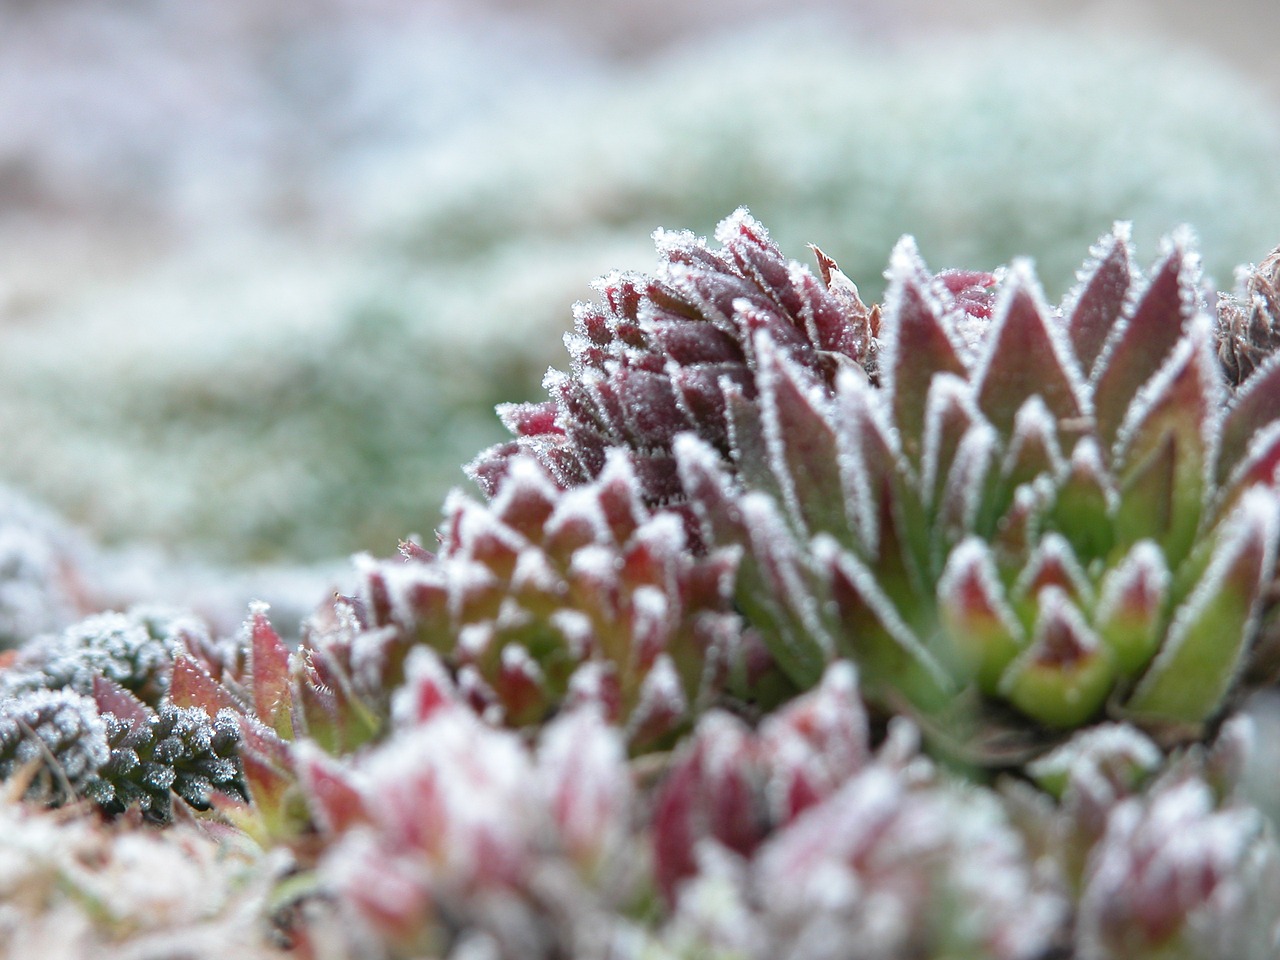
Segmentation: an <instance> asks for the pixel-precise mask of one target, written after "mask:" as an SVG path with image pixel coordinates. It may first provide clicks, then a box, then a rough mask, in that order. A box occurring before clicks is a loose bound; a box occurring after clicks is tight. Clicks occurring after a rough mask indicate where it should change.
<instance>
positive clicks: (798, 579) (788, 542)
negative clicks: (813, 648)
mask: <svg viewBox="0 0 1280 960" xmlns="http://www.w3.org/2000/svg"><path fill="white" fill-rule="evenodd" d="M738 508H739V510H741V511H742V521H743V523H744V525H745V526H746V528H747V536H748V537H750V539H751V553H752V554H753V555H754V556H755V557H756V559H757V562H758V563H759V565H760V566H761V568H762V571H761V573H762V575H763V576H764V577H766V578H767V579H769V580H772V581H773V582H774V583H773V586H774V590H773V591H772V592H773V594H774V597H775V599H778V600H780V601H781V602H782V604H783V605H784V606H785V608H786V610H787V611H789V613H790V615H791V616H795V617H798V618H799V619H800V623H801V626H802V627H803V629H804V631H805V634H806V639H807V640H808V641H809V642H811V643H816V644H817V645H818V648H819V650H820V651H821V652H822V655H823V658H824V659H828V660H829V659H830V658H831V656H832V654H833V653H834V652H835V639H834V638H833V637H832V636H831V634H830V632H829V631H828V630H827V628H826V626H825V625H824V624H823V623H822V620H821V618H820V617H819V615H818V602H817V599H816V598H815V597H814V595H813V592H812V591H811V590H810V589H809V588H808V586H807V585H806V584H805V582H804V575H803V574H802V573H801V568H802V566H803V565H804V564H805V562H806V558H805V556H804V555H803V553H801V551H800V549H799V546H798V545H797V544H796V542H795V539H794V538H793V537H792V535H791V532H790V531H789V530H788V529H787V525H786V523H785V522H784V521H783V519H782V517H781V516H780V515H779V514H778V509H777V506H776V504H775V503H774V500H773V498H772V497H770V496H768V495H767V494H764V493H760V492H759V491H752V492H750V493H748V494H746V495H745V496H743V497H742V498H741V500H739V502H738ZM820 562H821V561H819V563H820ZM792 639H793V641H798V640H799V639H800V638H792Z"/></svg>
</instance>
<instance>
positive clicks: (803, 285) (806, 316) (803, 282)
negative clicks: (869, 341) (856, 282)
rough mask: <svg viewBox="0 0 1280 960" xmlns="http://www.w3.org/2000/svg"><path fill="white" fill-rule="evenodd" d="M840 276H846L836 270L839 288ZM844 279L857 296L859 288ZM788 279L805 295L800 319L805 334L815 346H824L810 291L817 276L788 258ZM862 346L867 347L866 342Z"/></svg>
mask: <svg viewBox="0 0 1280 960" xmlns="http://www.w3.org/2000/svg"><path fill="white" fill-rule="evenodd" d="M840 277H844V274H842V273H840V271H839V270H836V271H835V274H834V275H833V277H832V280H833V282H834V284H835V286H836V288H837V289H840V283H839V278H840ZM844 280H845V283H846V284H848V286H849V287H853V293H854V295H855V296H856V295H857V292H858V288H857V287H855V286H853V283H852V282H850V281H849V279H848V278H847V277H844ZM787 281H788V282H789V283H790V284H791V286H792V287H793V288H794V289H795V290H797V291H803V292H804V297H803V300H802V301H801V305H800V320H801V323H802V324H803V326H804V333H805V336H806V337H808V339H809V342H810V343H811V344H813V346H814V347H815V348H820V347H821V346H822V334H821V332H820V331H819V330H818V318H817V316H816V315H815V313H814V309H813V297H812V295H811V294H810V293H809V292H808V288H809V286H810V284H816V283H817V278H816V277H814V275H813V272H812V271H811V270H810V269H809V268H808V267H806V266H805V265H804V264H802V263H797V262H796V261H795V260H788V261H787ZM862 346H863V347H864V348H865V344H863V345H862Z"/></svg>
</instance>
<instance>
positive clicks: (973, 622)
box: [938, 537, 1026, 694]
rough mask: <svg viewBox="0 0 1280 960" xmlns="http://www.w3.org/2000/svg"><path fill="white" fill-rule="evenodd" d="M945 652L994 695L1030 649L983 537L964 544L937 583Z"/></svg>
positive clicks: (952, 553)
mask: <svg viewBox="0 0 1280 960" xmlns="http://www.w3.org/2000/svg"><path fill="white" fill-rule="evenodd" d="M938 618H939V621H940V623H941V626H942V629H943V631H944V633H945V644H944V646H945V647H946V648H947V649H948V650H950V651H954V654H955V655H957V656H958V659H959V664H958V666H960V668H961V669H962V670H963V671H964V672H965V673H966V674H968V675H969V676H973V677H974V678H975V679H976V680H977V683H978V688H979V689H980V690H982V692H983V693H986V694H994V693H996V690H997V688H998V686H999V681H1000V676H1001V674H1003V673H1004V671H1005V669H1006V668H1007V667H1008V666H1009V664H1010V663H1011V662H1012V661H1013V660H1014V658H1015V657H1016V656H1017V655H1018V654H1019V652H1021V650H1022V649H1023V647H1025V646H1026V635H1025V633H1024V632H1023V629H1022V625H1021V624H1020V623H1019V622H1018V618H1017V616H1016V615H1015V614H1014V612H1013V608H1012V607H1010V606H1009V602H1008V600H1007V599H1006V597H1005V595H1004V587H1003V585H1002V584H1001V583H1000V575H999V573H998V572H997V571H996V565H995V560H994V559H993V558H992V556H991V549H990V547H989V546H988V545H987V543H986V542H985V541H984V540H982V539H981V538H979V537H970V538H969V539H967V540H965V541H964V542H962V543H961V544H960V545H959V546H958V547H956V549H955V550H953V551H952V552H951V556H950V557H948V558H947V566H946V569H945V570H943V572H942V577H941V578H940V579H939V580H938Z"/></svg>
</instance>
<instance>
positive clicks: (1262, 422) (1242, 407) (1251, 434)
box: [1218, 313, 1280, 476]
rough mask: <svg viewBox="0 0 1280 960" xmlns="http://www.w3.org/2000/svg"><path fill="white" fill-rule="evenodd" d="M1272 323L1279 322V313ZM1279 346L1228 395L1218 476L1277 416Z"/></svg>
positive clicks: (1242, 455) (1241, 456) (1232, 467)
mask: <svg viewBox="0 0 1280 960" xmlns="http://www.w3.org/2000/svg"><path fill="white" fill-rule="evenodd" d="M1276 323H1277V324H1278V325H1280V313H1278V314H1277V319H1276ZM1278 329H1280V328H1278ZM1278 411H1280V350H1277V351H1276V352H1275V353H1273V354H1271V355H1270V356H1268V357H1267V358H1266V359H1264V360H1263V361H1262V363H1260V364H1259V365H1258V368H1257V370H1256V371H1255V372H1254V374H1253V375H1252V376H1251V377H1250V378H1249V379H1248V380H1246V381H1245V383H1244V384H1243V385H1242V386H1241V387H1240V388H1239V389H1238V390H1237V391H1236V392H1235V393H1234V394H1233V395H1232V397H1231V400H1230V403H1229V405H1228V408H1227V412H1226V415H1225V416H1224V417H1223V421H1222V438H1221V452H1220V459H1219V463H1218V473H1219V476H1223V475H1227V474H1230V473H1231V472H1232V471H1233V470H1235V469H1236V466H1237V464H1238V463H1240V462H1241V461H1243V460H1244V459H1245V451H1246V450H1247V449H1249V448H1250V447H1251V446H1252V445H1253V444H1255V443H1256V442H1257V441H1256V439H1255V438H1256V437H1257V436H1259V435H1260V434H1261V433H1263V432H1264V431H1266V430H1267V429H1269V428H1273V427H1274V426H1275V422H1276V420H1277V418H1280V412H1278Z"/></svg>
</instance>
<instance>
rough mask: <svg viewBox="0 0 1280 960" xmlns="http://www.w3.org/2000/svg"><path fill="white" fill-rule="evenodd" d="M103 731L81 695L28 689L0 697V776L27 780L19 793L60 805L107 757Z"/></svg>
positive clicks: (79, 789)
mask: <svg viewBox="0 0 1280 960" xmlns="http://www.w3.org/2000/svg"><path fill="white" fill-rule="evenodd" d="M108 756H109V747H108V745H107V731H106V725H105V724H104V722H103V720H102V718H101V717H99V715H98V711H97V709H96V707H95V705H94V703H93V701H92V700H90V699H89V698H87V697H83V696H81V695H80V694H77V693H74V692H72V691H64V690H31V691H25V692H23V693H21V694H19V695H17V696H13V695H10V696H6V697H4V698H2V699H0V779H4V780H10V779H13V778H16V777H25V778H29V779H27V783H26V787H25V789H24V791H23V792H24V793H25V794H27V795H29V796H34V797H39V798H40V799H42V800H45V801H47V802H50V803H54V804H58V803H66V802H68V801H70V800H72V799H74V798H75V797H76V796H77V795H78V794H80V793H82V792H83V791H84V790H85V789H86V788H87V787H88V786H89V785H90V784H91V783H92V782H93V779H94V777H95V775H96V774H97V771H98V769H99V768H100V767H101V766H102V764H104V763H105V762H106V761H107V758H108Z"/></svg>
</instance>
